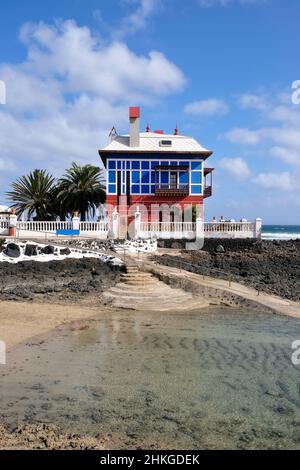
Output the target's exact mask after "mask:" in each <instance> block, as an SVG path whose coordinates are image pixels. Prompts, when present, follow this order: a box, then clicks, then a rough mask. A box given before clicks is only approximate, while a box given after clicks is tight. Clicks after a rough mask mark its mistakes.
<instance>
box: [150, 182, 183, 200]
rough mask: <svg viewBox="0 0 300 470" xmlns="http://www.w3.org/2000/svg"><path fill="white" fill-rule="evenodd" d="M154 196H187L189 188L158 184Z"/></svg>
mask: <svg viewBox="0 0 300 470" xmlns="http://www.w3.org/2000/svg"><path fill="white" fill-rule="evenodd" d="M155 195H156V196H169V197H170V196H171V197H184V196H188V195H189V186H188V185H185V186H180V187H178V185H176V184H174V185H173V184H158V185H156V186H155Z"/></svg>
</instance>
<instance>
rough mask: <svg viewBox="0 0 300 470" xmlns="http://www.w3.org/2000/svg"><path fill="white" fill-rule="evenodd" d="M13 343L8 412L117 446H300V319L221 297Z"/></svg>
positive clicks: (12, 421) (6, 415) (0, 396)
mask: <svg viewBox="0 0 300 470" xmlns="http://www.w3.org/2000/svg"><path fill="white" fill-rule="evenodd" d="M82 328H85V329H80V328H78V326H77V327H76V328H74V327H70V326H69V327H64V328H63V329H61V330H60V331H55V332H52V333H51V334H49V335H48V337H47V338H44V342H42V341H39V340H34V341H32V342H31V343H28V344H27V345H22V346H19V347H18V348H16V349H15V350H13V351H11V352H10V353H9V354H8V358H7V359H8V364H7V365H6V366H2V367H1V368H0V381H1V392H0V416H2V417H3V420H4V422H5V423H6V425H7V426H8V427H9V428H10V429H13V428H14V427H15V426H16V425H17V424H21V423H23V422H46V423H54V424H57V425H59V426H61V427H62V428H63V429H66V430H69V431H70V430H71V431H76V432H77V431H78V432H80V433H82V434H92V435H97V434H100V435H101V436H109V439H110V442H111V447H112V448H120V447H126V448H135V447H137V446H139V445H140V446H142V447H151V446H154V447H161V448H177V449H180V448H294V449H299V448H300V366H295V365H293V364H292V361H291V355H292V352H293V351H292V348H291V343H292V342H293V341H294V340H296V339H300V320H296V319H292V318H288V317H284V316H282V317H281V316H277V315H270V314H263V313H261V314H258V313H252V312H248V311H241V310H233V309H225V308H214V309H212V308H210V309H206V310H202V311H199V312H189V313H187V312H185V313H182V314H180V313H165V312H164V313H161V314H160V313H157V312H155V313H139V312H126V311H122V312H116V313H113V314H104V315H103V316H101V317H99V318H98V319H96V320H92V321H89V322H86V321H85V322H84V324H83V327H82Z"/></svg>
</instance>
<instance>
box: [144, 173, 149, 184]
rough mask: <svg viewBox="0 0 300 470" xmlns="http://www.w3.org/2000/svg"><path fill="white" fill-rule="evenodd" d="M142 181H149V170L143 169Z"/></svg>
mask: <svg viewBox="0 0 300 470" xmlns="http://www.w3.org/2000/svg"><path fill="white" fill-rule="evenodd" d="M142 183H149V171H142Z"/></svg>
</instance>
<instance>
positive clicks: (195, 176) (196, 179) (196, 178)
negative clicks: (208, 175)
mask: <svg viewBox="0 0 300 470" xmlns="http://www.w3.org/2000/svg"><path fill="white" fill-rule="evenodd" d="M201 176H202V173H201V171H192V173H191V183H192V184H193V183H196V184H200V183H201Z"/></svg>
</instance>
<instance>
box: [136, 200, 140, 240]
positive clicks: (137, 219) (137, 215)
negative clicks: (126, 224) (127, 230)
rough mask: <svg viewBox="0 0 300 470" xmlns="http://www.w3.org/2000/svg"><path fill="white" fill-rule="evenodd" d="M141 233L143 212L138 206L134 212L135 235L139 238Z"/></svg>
mask: <svg viewBox="0 0 300 470" xmlns="http://www.w3.org/2000/svg"><path fill="white" fill-rule="evenodd" d="M140 233H141V213H140V210H139V206H137V208H136V212H135V214H134V237H135V238H139V236H140Z"/></svg>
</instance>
